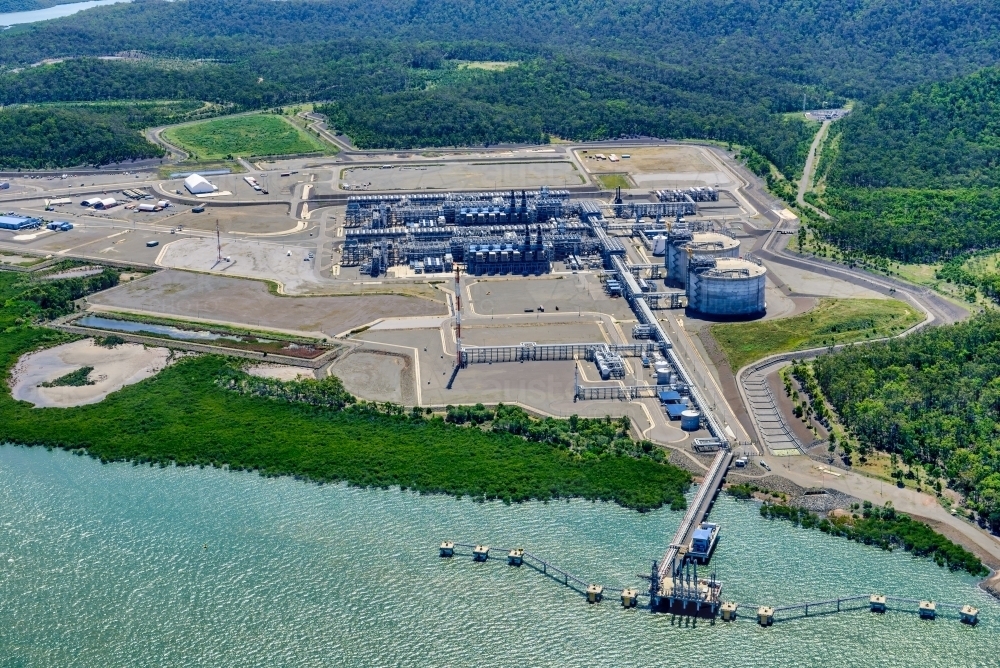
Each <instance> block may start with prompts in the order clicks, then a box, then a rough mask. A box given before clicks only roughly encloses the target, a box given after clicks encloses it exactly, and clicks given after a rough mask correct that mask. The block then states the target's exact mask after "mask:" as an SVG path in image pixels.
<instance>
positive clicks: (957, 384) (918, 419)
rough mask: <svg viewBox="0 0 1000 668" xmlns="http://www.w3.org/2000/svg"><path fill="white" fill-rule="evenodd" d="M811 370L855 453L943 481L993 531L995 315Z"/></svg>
mask: <svg viewBox="0 0 1000 668" xmlns="http://www.w3.org/2000/svg"><path fill="white" fill-rule="evenodd" d="M815 370H816V377H817V379H818V380H819V383H820V385H821V387H822V389H823V392H824V393H825V394H826V396H827V398H829V400H830V401H831V402H832V404H833V406H834V407H835V408H836V410H837V412H838V414H839V415H840V418H841V420H842V421H843V422H844V424H845V425H846V426H847V427H848V429H849V430H850V431H851V433H852V434H854V435H855V436H856V437H857V438H858V440H859V441H860V443H861V444H862V446H863V447H866V448H877V449H880V450H885V451H888V452H893V453H897V454H898V455H899V456H900V457H901V458H902V460H903V461H904V462H905V463H907V464H911V463H916V462H919V463H922V464H924V465H925V468H926V469H927V470H928V472H929V473H930V474H931V475H943V476H945V477H947V478H948V480H949V481H950V485H951V486H952V487H954V488H955V489H957V490H959V491H961V492H963V493H965V494H967V495H969V499H970V502H971V505H972V507H974V508H975V509H976V510H977V511H978V512H979V514H980V515H981V516H982V518H983V520H984V522H986V523H988V524H989V525H990V527H991V528H992V529H993V530H994V531H1000V315H996V314H990V313H987V314H984V315H981V316H978V317H977V318H975V319H973V320H971V321H969V322H966V323H962V324H958V325H953V326H949V327H937V328H932V329H928V330H925V331H924V332H921V333H919V334H915V335H912V336H908V337H906V338H903V339H896V340H893V341H891V342H887V343H878V344H871V345H865V346H859V347H855V348H848V349H845V350H843V351H841V352H838V353H834V354H831V355H824V356H822V357H820V358H818V359H817V360H816V363H815Z"/></svg>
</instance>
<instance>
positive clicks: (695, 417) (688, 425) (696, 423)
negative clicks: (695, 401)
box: [681, 410, 701, 431]
mask: <svg viewBox="0 0 1000 668" xmlns="http://www.w3.org/2000/svg"><path fill="white" fill-rule="evenodd" d="M699 427H701V413H699V412H698V411H692V410H687V411H684V412H683V413H681V429H683V430H684V431H698V429H699Z"/></svg>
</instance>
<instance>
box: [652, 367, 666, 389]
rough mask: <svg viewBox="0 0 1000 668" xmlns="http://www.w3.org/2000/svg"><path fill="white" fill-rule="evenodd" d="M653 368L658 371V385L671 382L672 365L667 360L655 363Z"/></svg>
mask: <svg viewBox="0 0 1000 668" xmlns="http://www.w3.org/2000/svg"><path fill="white" fill-rule="evenodd" d="M653 370H654V371H656V384H657V385H669V384H670V365H669V364H668V363H667V362H657V363H656V364H654V365H653Z"/></svg>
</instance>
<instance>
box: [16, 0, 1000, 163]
mask: <svg viewBox="0 0 1000 668" xmlns="http://www.w3.org/2000/svg"><path fill="white" fill-rule="evenodd" d="M993 9H994V8H993V7H992V5H991V4H990V3H988V2H985V0H963V1H962V2H960V3H954V4H949V5H946V6H945V5H941V4H940V3H936V2H932V1H931V0H885V1H884V2H878V3H858V2H856V0H833V1H828V2H821V1H820V0H759V1H758V2H755V3H734V2H730V1H728V0H709V1H707V2H701V1H699V2H695V1H694V0H657V1H654V2H626V3H624V4H623V3H621V2H611V1H610V0H581V1H580V2H577V3H573V4H565V3H563V4H552V3H549V2H543V1H542V0H527V1H526V2H514V1H513V0H501V1H499V2H483V1H482V0H473V1H471V2H469V1H462V2H459V1H458V0H409V1H404V2H388V0H374V1H366V2H361V1H360V0H289V1H288V2H271V1H270V0H211V1H209V0H181V1H179V2H165V1H163V0H140V1H138V2H134V3H131V4H128V5H116V6H110V7H103V8H98V9H95V10H90V11H87V12H83V13H81V14H77V15H75V16H73V17H72V18H70V19H64V20H57V21H50V22H46V23H43V24H36V25H26V26H17V27H14V28H12V29H11V30H8V31H5V32H4V33H3V34H2V35H0V71H3V70H4V69H5V70H6V72H7V73H6V74H4V75H0V103H13V102H21V103H24V102H39V101H52V102H55V101H69V100H73V101H79V100H108V99H144V100H150V99H178V98H181V99H195V100H207V101H213V102H226V103H232V104H234V105H237V106H238V107H239V108H243V109H257V108H266V107H268V106H274V105H278V104H283V103H287V102H297V101H315V100H322V101H329V102H331V103H333V104H331V105H330V106H329V107H328V108H327V111H328V112H329V113H330V115H331V117H333V118H334V120H335V123H336V125H337V126H338V129H340V130H342V131H345V132H348V133H349V134H351V135H352V137H353V138H354V140H355V142H356V143H357V144H358V145H359V146H363V147H389V146H395V147H402V146H426V145H430V144H491V143H497V142H542V141H545V140H546V138H547V137H548V136H552V135H554V136H558V137H564V138H568V139H598V138H609V137H620V136H623V135H624V136H631V135H652V136H660V137H690V138H702V139H713V140H718V141H723V142H734V143H739V144H743V145H750V146H753V147H754V148H755V149H757V151H759V152H760V153H761V154H763V155H764V156H765V157H766V158H767V159H768V160H770V161H771V162H773V163H774V164H775V165H777V166H778V168H779V169H781V170H782V171H783V172H784V173H786V175H788V176H794V175H796V174H797V173H798V172H799V171H800V170H801V166H802V163H803V161H804V156H805V153H806V149H807V147H808V143H809V142H808V139H809V137H808V135H809V133H810V127H809V126H807V125H805V124H803V123H801V122H791V121H786V120H783V118H782V117H781V116H779V115H778V114H780V113H782V112H788V111H793V110H795V109H797V108H799V107H800V105H801V104H802V103H803V94H805V96H806V101H807V102H808V104H809V106H823V105H831V104H839V103H841V102H842V101H843V100H844V99H846V98H848V97H850V98H861V99H867V98H870V97H873V96H875V95H878V94H879V93H881V92H884V91H886V90H889V89H893V88H897V87H899V86H904V85H910V84H915V83H921V82H926V81H936V80H941V79H945V78H948V77H952V76H955V75H958V74H965V73H969V72H972V71H974V70H975V69H977V68H979V67H981V66H984V65H987V64H989V63H992V62H993V61H994V60H995V56H996V53H997V52H998V50H1000V47H998V45H1000V20H998V18H997V16H996V13H995V12H994V11H993ZM126 51H127V52H129V53H130V56H134V55H135V53H134V52H136V51H140V52H142V53H143V54H145V55H146V56H147V58H145V59H143V60H139V61H134V60H128V61H97V60H90V59H80V57H82V56H106V55H113V54H116V53H120V52H126ZM52 57H70V58H74V59H73V60H69V61H67V62H64V63H61V64H57V65H52V66H42V67H32V68H27V69H23V70H20V71H15V70H18V69H19V68H21V67H23V66H24V65H26V64H31V63H36V62H38V61H40V60H42V59H44V58H52ZM484 60H485V61H497V60H500V61H508V62H516V63H519V66H517V67H513V68H509V69H506V70H504V71H484V70H477V69H472V68H464V69H463V68H460V67H459V65H460V64H461V63H462V62H467V61H484Z"/></svg>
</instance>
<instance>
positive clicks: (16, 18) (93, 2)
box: [0, 0, 132, 26]
mask: <svg viewBox="0 0 1000 668" xmlns="http://www.w3.org/2000/svg"><path fill="white" fill-rule="evenodd" d="M119 2H132V0H90V1H89V2H72V3H69V4H66V5H56V6H54V7H47V8H45V9H35V10H32V11H30V12H8V13H6V14H0V26H13V25H18V24H20V23H36V22H38V21H48V20H49V19H58V18H61V17H63V16H70V15H71V14H76V13H77V12H81V11H83V10H84V9H90V8H91V7H100V6H101V5H114V4H116V3H119Z"/></svg>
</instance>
